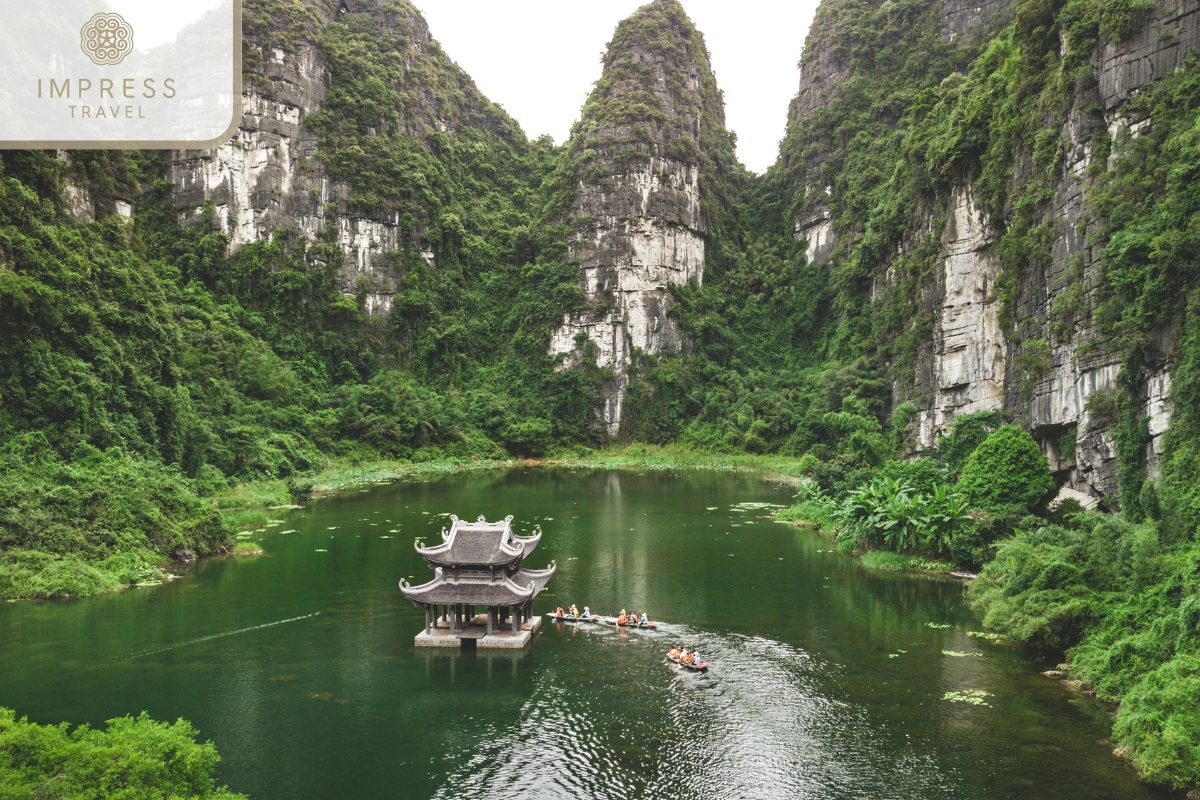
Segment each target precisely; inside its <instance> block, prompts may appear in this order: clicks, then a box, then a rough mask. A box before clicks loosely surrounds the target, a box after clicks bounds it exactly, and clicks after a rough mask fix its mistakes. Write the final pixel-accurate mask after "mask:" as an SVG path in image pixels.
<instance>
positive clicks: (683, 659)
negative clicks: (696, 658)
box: [679, 650, 694, 664]
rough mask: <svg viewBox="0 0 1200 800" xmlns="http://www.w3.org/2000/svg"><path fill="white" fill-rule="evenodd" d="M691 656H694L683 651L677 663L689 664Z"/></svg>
mask: <svg viewBox="0 0 1200 800" xmlns="http://www.w3.org/2000/svg"><path fill="white" fill-rule="evenodd" d="M693 655H694V654H693V653H689V652H688V651H686V650H684V651H683V655H681V656H680V657H679V662H680V663H681V664H690V663H692V657H693Z"/></svg>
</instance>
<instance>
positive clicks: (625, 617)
mask: <svg viewBox="0 0 1200 800" xmlns="http://www.w3.org/2000/svg"><path fill="white" fill-rule="evenodd" d="M627 622H629V616H628V615H627V614H626V613H625V609H623V608H622V609H621V616H619V617H617V624H618V625H624V624H626V623H627Z"/></svg>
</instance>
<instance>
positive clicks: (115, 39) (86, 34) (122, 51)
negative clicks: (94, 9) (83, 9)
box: [79, 12, 133, 66]
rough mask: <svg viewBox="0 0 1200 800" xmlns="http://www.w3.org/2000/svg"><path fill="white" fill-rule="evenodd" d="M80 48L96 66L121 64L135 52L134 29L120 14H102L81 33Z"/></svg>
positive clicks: (91, 20)
mask: <svg viewBox="0 0 1200 800" xmlns="http://www.w3.org/2000/svg"><path fill="white" fill-rule="evenodd" d="M79 48H80V49H81V50H83V52H84V53H85V54H87V57H88V58H90V59H91V60H92V63H94V64H99V65H100V66H108V65H111V64H120V63H121V62H122V61H124V60H125V56H127V55H129V54H130V53H132V52H133V28H132V27H131V26H130V25H129V23H128V22H126V21H125V19H124V18H123V17H122V16H121V15H120V14H113V13H111V12H101V13H99V14H96V15H95V16H93V17H92V18H91V19H89V20H88V21H87V24H86V25H84V26H83V28H82V29H81V30H80V31H79Z"/></svg>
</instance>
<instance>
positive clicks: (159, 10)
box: [96, 0, 223, 51]
mask: <svg viewBox="0 0 1200 800" xmlns="http://www.w3.org/2000/svg"><path fill="white" fill-rule="evenodd" d="M222 2H223V0H188V2H186V3H164V2H162V0H108V3H107V5H108V9H109V10H110V11H115V12H117V13H118V14H120V15H121V16H122V17H124V18H125V21H126V22H128V23H129V24H130V25H131V26H132V27H133V46H134V47H135V48H136V49H138V50H143V51H145V50H149V49H151V48H153V47H158V46H159V45H160V44H166V43H167V42H173V41H175V34H177V33H179V31H181V30H182V29H183V28H184V26H186V25H188V24H190V23H192V22H195V21H196V20H198V19H200V17H202V16H204V13H205V12H206V11H208V10H209V9H213V8H216V7H217V6H219V5H221V3H222ZM104 5H105V4H104V3H97V4H96V8H97V10H99V9H100V8H102V7H103V6H104Z"/></svg>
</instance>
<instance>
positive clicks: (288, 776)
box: [0, 469, 1156, 800]
mask: <svg viewBox="0 0 1200 800" xmlns="http://www.w3.org/2000/svg"><path fill="white" fill-rule="evenodd" d="M789 496H790V493H789V491H788V490H787V489H786V488H784V487H779V486H772V485H770V484H767V483H764V482H762V481H761V480H758V479H754V478H750V477H747V476H742V475H730V474H722V473H713V472H681V473H674V474H673V473H655V472H650V473H645V474H639V473H633V472H595V471H584V470H580V471H569V470H549V469H529V470H514V471H508V472H489V473H467V474H460V475H455V476H448V477H438V478H433V479H429V480H428V481H421V482H410V483H396V484H392V485H389V486H377V487H372V488H371V489H369V490H366V491H357V490H355V491H351V492H348V493H344V494H342V495H340V496H337V497H333V498H327V499H324V500H321V501H320V502H317V503H314V504H313V505H312V507H310V508H306V509H304V510H301V511H296V512H292V513H290V514H287V515H286V516H281V517H279V519H282V520H284V524H282V525H279V526H276V527H272V528H271V529H270V532H269V533H266V534H261V535H258V537H257V538H259V539H261V540H262V545H263V547H264V549H265V550H266V555H264V556H261V557H258V558H249V559H246V558H241V559H233V558H227V559H224V560H207V561H204V562H202V563H199V564H197V565H195V566H193V567H192V568H190V569H188V570H187V571H185V572H184V573H183V576H184V577H183V579H181V580H178V581H175V582H173V583H170V584H167V585H163V586H160V587H154V588H147V589H137V590H132V591H128V592H122V593H118V594H113V595H107V596H103V597H97V598H92V599H90V600H85V601H76V602H65V603H38V604H34V603H18V604H5V606H4V607H2V608H0V647H2V649H0V705H4V706H10V707H14V708H16V709H17V711H18V713H19V714H25V715H28V716H29V717H30V718H31V719H33V720H35V721H39V722H56V721H60V720H70V721H71V722H73V723H80V722H90V723H93V724H98V723H101V722H102V721H103V720H105V719H107V718H109V717H113V716H118V715H121V714H125V713H130V712H135V713H136V712H138V711H141V710H143V709H145V710H147V711H149V712H150V714H151V715H152V716H154V717H156V718H159V719H175V718H177V717H185V718H187V719H190V720H191V721H192V722H193V723H194V724H195V725H196V726H197V727H199V728H200V730H201V732H202V736H203V737H204V738H211V739H213V740H214V741H215V742H216V743H217V745H218V747H219V749H220V751H221V753H222V755H223V756H224V761H223V763H222V765H221V768H220V779H221V780H222V781H223V782H226V783H228V784H229V785H230V786H231V787H232V788H234V789H237V790H239V791H243V792H248V793H249V794H250V795H251V796H252V797H254V798H257V799H258V800H265V799H266V798H289V799H291V798H349V797H354V798H375V797H388V798H392V797H396V798H426V797H444V798H460V797H479V798H497V797H503V798H508V797H530V798H555V797H564V798H600V797H604V798H624V797H630V798H634V797H647V798H658V797H675V796H678V795H679V794H680V793H684V794H685V796H689V797H700V798H705V800H709V799H710V798H755V797H770V798H779V797H781V796H785V797H789V798H791V797H804V798H810V797H811V798H921V800H932V799H933V798H978V797H987V798H1034V797H1036V798H1089V799H1094V798H1145V797H1152V796H1156V795H1154V794H1153V793H1152V792H1151V791H1150V790H1148V789H1147V788H1146V787H1144V786H1142V785H1140V784H1139V783H1138V782H1137V781H1136V779H1135V777H1134V775H1133V774H1132V772H1131V771H1130V770H1129V769H1128V768H1127V767H1126V766H1125V765H1124V764H1123V763H1122V762H1120V761H1118V760H1117V759H1115V758H1113V757H1112V756H1111V755H1110V751H1111V749H1112V745H1111V744H1110V743H1109V742H1108V741H1107V739H1106V737H1107V735H1108V716H1107V711H1106V710H1105V709H1104V708H1102V707H1100V706H1099V705H1097V704H1095V703H1094V702H1092V701H1090V700H1088V699H1087V698H1084V697H1080V696H1078V695H1076V694H1073V693H1071V692H1069V691H1067V690H1065V689H1064V688H1063V687H1062V685H1061V684H1060V683H1058V682H1057V681H1054V680H1051V679H1048V678H1045V677H1043V676H1041V675H1040V674H1039V670H1042V669H1046V665H1045V664H1040V663H1037V662H1034V661H1032V660H1029V659H1028V658H1026V657H1024V656H1022V655H1021V654H1019V653H1018V652H1016V651H1015V650H1014V649H1013V648H1011V647H1009V646H1007V645H1004V644H995V643H992V642H989V641H987V640H986V639H980V638H974V637H970V636H968V635H967V633H968V632H969V631H978V630H981V628H980V625H979V620H978V618H977V616H976V615H974V614H973V613H972V612H971V611H970V610H969V609H968V608H967V605H966V603H965V601H964V599H963V594H962V589H961V587H960V585H959V584H958V582H956V581H951V580H934V579H927V578H915V577H910V576H901V575H892V574H879V573H872V572H869V571H867V570H864V569H862V568H861V567H859V566H857V565H856V564H855V563H854V562H853V561H852V560H850V559H849V558H847V557H845V556H842V555H839V554H837V553H833V552H831V551H830V550H829V548H830V545H829V542H828V540H826V539H824V538H822V537H821V536H818V535H816V534H814V533H811V532H806V531H802V530H798V529H796V528H794V527H792V526H787V525H781V524H778V523H772V522H770V521H769V519H767V518H766V517H767V514H768V511H767V510H763V509H761V508H753V507H750V508H749V509H748V510H747V507H746V506H740V507H739V504H743V503H749V504H761V503H786V502H787V501H788V498H789ZM451 512H452V513H456V514H458V515H459V516H464V517H469V518H474V517H475V516H476V515H478V514H481V513H482V514H486V515H488V517H489V518H497V517H502V516H504V515H505V514H513V515H514V516H515V518H516V523H517V526H518V529H524V530H525V531H526V532H527V531H528V530H529V529H531V528H532V526H533V524H535V523H540V524H541V525H542V527H543V530H544V531H545V536H544V537H543V539H542V543H541V546H540V547H539V548H538V550H537V551H536V552H535V553H534V554H533V556H531V558H530V561H529V563H530V565H531V566H533V567H542V566H544V565H545V564H546V563H547V562H548V561H549V560H550V559H552V558H553V559H556V560H557V562H558V572H557V574H556V575H555V577H554V579H553V580H552V581H551V582H550V585H549V586H548V587H547V590H546V592H545V593H543V595H541V596H540V597H539V599H538V601H537V602H536V603H535V611H537V612H539V613H544V612H545V611H548V610H550V609H551V608H552V607H553V606H555V605H557V604H559V603H562V604H563V605H566V604H568V603H570V602H576V603H578V604H579V605H580V606H583V605H584V604H588V605H590V606H591V607H592V609H593V610H596V611H610V610H614V609H619V608H622V607H625V608H630V609H637V610H639V611H640V610H642V609H647V610H649V612H650V614H651V616H653V617H655V618H657V619H661V620H664V621H666V622H667V623H669V624H668V625H666V626H665V630H663V631H660V632H658V633H653V634H649V633H636V632H630V633H622V632H617V631H615V630H612V629H599V630H598V629H594V628H584V627H579V626H574V625H563V626H561V627H560V626H558V625H554V624H546V625H544V626H543V627H542V631H541V633H540V634H539V635H538V637H537V638H536V639H535V640H534V643H533V646H532V647H531V648H530V649H529V650H528V651H527V652H525V653H524V654H522V655H520V656H512V655H492V656H489V655H486V654H485V652H484V651H479V652H478V653H471V652H468V653H457V652H456V653H454V654H453V655H449V654H445V653H441V654H435V653H429V652H424V651H417V650H415V649H414V647H413V644H412V642H413V636H414V634H416V633H417V632H418V631H419V630H420V629H421V628H422V625H423V615H422V612H421V611H420V610H419V609H416V608H413V607H411V606H409V605H408V604H407V603H406V602H405V601H403V599H402V598H401V596H400V594H399V591H398V590H397V588H396V583H397V581H398V580H399V579H400V578H403V577H408V576H412V579H413V581H414V582H423V581H424V580H426V579H427V577H428V576H429V574H430V573H429V570H428V568H427V567H426V566H425V565H424V563H423V562H421V561H420V560H419V559H418V558H417V556H416V553H415V552H414V550H413V546H412V545H413V538H414V537H415V536H418V535H425V536H429V537H436V535H437V532H438V531H439V530H440V528H441V527H442V525H444V524H446V518H445V517H444V516H437V515H439V514H446V513H451ZM285 530H294V531H295V532H294V533H288V534H284V533H282V531H285ZM393 530H394V531H397V532H395V533H389V531H393ZM385 536H391V537H393V538H383V537H385ZM929 623H932V624H934V625H949V626H951V627H949V628H932V627H929V625H928V624H929ZM676 642H683V643H686V644H688V645H690V646H692V647H698V648H699V649H700V650H701V652H702V653H703V655H704V657H705V658H707V659H708V660H709V661H710V662H711V663H712V665H713V666H712V670H711V671H710V673H709V674H708V675H707V676H697V675H692V674H681V673H680V672H678V670H677V668H675V667H672V666H670V665H668V664H667V663H665V662H664V660H663V655H664V653H665V652H666V650H667V649H668V648H669V647H670V645H671V644H673V643H676ZM901 651H904V652H901ZM943 651H953V652H959V653H969V654H970V655H963V656H950V655H945V654H944V653H943ZM890 656H894V657H890ZM966 690H979V691H984V692H987V693H988V694H987V695H986V696H983V700H984V701H985V702H986V703H988V705H971V704H967V703H961V702H952V701H949V700H946V699H943V698H944V695H945V694H946V693H947V692H961V691H966Z"/></svg>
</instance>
